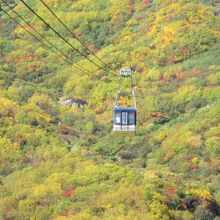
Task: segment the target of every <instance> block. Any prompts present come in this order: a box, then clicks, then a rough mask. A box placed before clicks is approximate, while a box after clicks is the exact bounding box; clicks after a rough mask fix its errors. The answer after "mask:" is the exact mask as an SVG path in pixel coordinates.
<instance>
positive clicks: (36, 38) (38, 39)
mask: <svg viewBox="0 0 220 220" xmlns="http://www.w3.org/2000/svg"><path fill="white" fill-rule="evenodd" d="M1 10H2V11H3V12H4V13H5V14H6V15H7V16H8V17H9V18H11V19H12V20H13V21H14V22H15V23H17V24H18V25H19V26H21V27H22V28H23V29H24V30H25V31H26V32H28V33H29V34H30V35H31V36H32V37H33V38H34V39H35V40H37V41H39V42H40V43H41V44H42V45H43V46H45V47H46V48H47V49H49V50H51V51H52V52H53V53H55V54H56V55H57V56H58V57H60V58H62V59H65V61H66V62H68V63H69V64H70V65H73V63H71V62H69V60H67V57H65V56H61V55H60V54H58V53H57V52H56V51H55V50H53V49H52V48H51V47H49V46H48V45H47V44H45V43H44V42H43V41H42V40H41V39H40V38H38V37H36V36H35V35H34V34H33V33H32V32H31V31H29V30H28V29H27V28H26V27H25V26H23V25H22V24H21V23H20V22H19V21H17V20H16V19H15V18H13V17H12V16H11V15H10V14H9V13H8V12H6V11H5V10H4V9H3V8H1ZM74 65H78V64H74ZM74 65H73V67H74V68H76V69H77V70H80V71H82V72H84V73H85V71H83V70H82V69H80V67H77V66H74ZM86 71H87V70H86ZM87 72H88V71H87ZM88 73H90V72H88ZM88 73H87V74H88ZM90 74H92V73H90Z"/></svg>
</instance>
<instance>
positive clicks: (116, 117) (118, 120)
mask: <svg viewBox="0 0 220 220" xmlns="http://www.w3.org/2000/svg"><path fill="white" fill-rule="evenodd" d="M115 124H116V125H120V124H121V113H120V112H115Z"/></svg>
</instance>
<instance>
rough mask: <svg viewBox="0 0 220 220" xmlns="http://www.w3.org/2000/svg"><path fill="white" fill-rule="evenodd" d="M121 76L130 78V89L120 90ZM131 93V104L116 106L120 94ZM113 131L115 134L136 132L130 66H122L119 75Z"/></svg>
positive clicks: (134, 101) (134, 102)
mask: <svg viewBox="0 0 220 220" xmlns="http://www.w3.org/2000/svg"><path fill="white" fill-rule="evenodd" d="M123 78H130V80H131V91H130V92H122V91H121V90H120V89H121V81H122V79H123ZM124 95H125V96H126V95H132V97H133V106H131V107H128V106H118V99H119V97H120V96H124ZM113 132H115V133H117V134H126V135H135V132H136V100H135V95H134V84H133V77H132V70H131V68H123V69H122V70H121V73H120V76H119V84H118V92H117V96H116V101H115V107H114V125H113Z"/></svg>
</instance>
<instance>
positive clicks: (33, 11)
mask: <svg viewBox="0 0 220 220" xmlns="http://www.w3.org/2000/svg"><path fill="white" fill-rule="evenodd" d="M20 1H21V2H22V3H23V4H24V5H25V6H26V7H27V8H28V9H29V10H30V11H31V12H32V13H33V14H35V15H36V16H37V17H38V18H39V19H40V20H41V21H42V22H44V24H46V25H47V26H48V27H49V28H50V29H51V30H52V31H53V32H54V33H55V34H56V35H57V36H59V38H61V39H62V40H63V41H64V42H66V43H67V44H68V45H69V46H70V47H71V48H73V49H74V50H75V51H77V52H78V53H79V54H80V55H81V56H83V57H84V58H85V59H87V60H88V61H90V62H91V63H93V64H94V65H95V66H97V67H99V69H102V70H104V71H106V69H104V68H103V67H101V66H100V65H98V64H97V63H95V62H94V61H93V60H91V59H90V58H88V57H87V56H86V55H85V54H83V53H82V52H80V51H79V50H78V49H77V48H76V47H75V46H73V45H72V44H71V43H70V42H69V41H67V40H66V39H65V38H64V37H63V36H62V35H61V34H60V33H58V32H57V31H56V30H55V29H54V28H53V27H52V26H51V25H50V24H49V23H48V22H46V21H45V20H44V19H43V18H42V17H41V16H40V15H39V14H38V13H37V12H36V11H35V10H33V9H32V8H31V7H30V6H29V5H28V4H27V3H26V2H25V1H24V0H20ZM106 72H108V71H106Z"/></svg>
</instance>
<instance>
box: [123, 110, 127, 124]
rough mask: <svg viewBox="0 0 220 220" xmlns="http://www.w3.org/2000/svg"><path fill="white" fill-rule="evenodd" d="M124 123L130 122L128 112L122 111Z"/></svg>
mask: <svg viewBox="0 0 220 220" xmlns="http://www.w3.org/2000/svg"><path fill="white" fill-rule="evenodd" d="M122 124H123V125H127V124H128V113H127V112H122Z"/></svg>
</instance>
